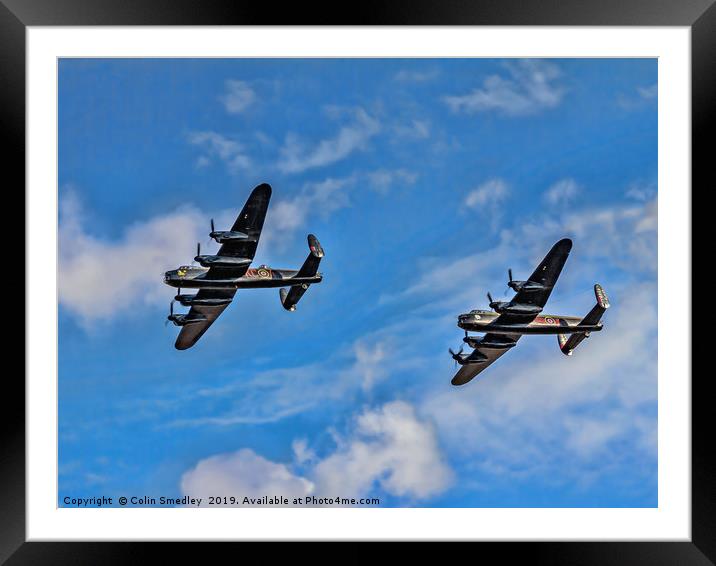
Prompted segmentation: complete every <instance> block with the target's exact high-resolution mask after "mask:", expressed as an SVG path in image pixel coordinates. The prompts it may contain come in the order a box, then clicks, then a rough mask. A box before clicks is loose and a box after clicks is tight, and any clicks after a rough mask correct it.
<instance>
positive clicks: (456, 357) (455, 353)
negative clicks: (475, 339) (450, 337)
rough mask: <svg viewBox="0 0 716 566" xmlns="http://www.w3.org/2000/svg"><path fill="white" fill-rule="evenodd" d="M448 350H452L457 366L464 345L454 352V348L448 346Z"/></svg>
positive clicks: (451, 353)
mask: <svg viewBox="0 0 716 566" xmlns="http://www.w3.org/2000/svg"><path fill="white" fill-rule="evenodd" d="M448 352H450V355H451V356H452V359H453V360H455V366H457V359H458V358H459V357H460V354H462V346H460V349H459V350H458V351H457V352H453V349H452V348H448Z"/></svg>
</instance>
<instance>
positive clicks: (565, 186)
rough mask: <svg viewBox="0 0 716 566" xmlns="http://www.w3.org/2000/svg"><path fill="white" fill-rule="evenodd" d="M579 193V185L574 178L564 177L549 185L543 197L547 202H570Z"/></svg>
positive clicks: (559, 203) (561, 203) (555, 203)
mask: <svg viewBox="0 0 716 566" xmlns="http://www.w3.org/2000/svg"><path fill="white" fill-rule="evenodd" d="M578 194H579V185H577V183H576V181H575V180H574V179H562V180H561V181H557V182H556V183H555V184H554V185H552V186H551V187H549V188H548V189H547V190H546V191H545V193H544V195H542V198H543V199H544V201H545V202H546V203H547V204H551V205H566V204H570V203H571V202H572V201H574V199H575V198H576V197H577V195H578Z"/></svg>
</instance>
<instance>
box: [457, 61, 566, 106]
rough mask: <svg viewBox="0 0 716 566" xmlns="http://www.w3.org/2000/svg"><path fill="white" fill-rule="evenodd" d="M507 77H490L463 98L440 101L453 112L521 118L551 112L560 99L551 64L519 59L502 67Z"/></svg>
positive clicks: (561, 91)
mask: <svg viewBox="0 0 716 566" xmlns="http://www.w3.org/2000/svg"><path fill="white" fill-rule="evenodd" d="M506 67H507V72H508V76H507V77H505V76H501V75H490V76H489V77H487V78H486V79H485V80H484V81H483V83H482V86H481V87H479V88H476V89H474V90H472V91H471V92H469V93H468V94H464V95H457V96H454V95H451V96H445V97H443V100H444V102H445V103H446V104H447V105H448V107H449V108H450V109H451V110H452V111H453V112H464V113H467V114H474V113H477V112H490V111H495V112H498V113H501V114H504V115H506V116H524V115H528V114H535V113H536V112H538V111H540V110H544V109H547V108H554V107H555V106H557V105H558V104H559V103H560V102H561V100H562V97H563V95H564V88H563V87H561V86H559V85H558V84H556V83H557V79H558V78H559V77H560V75H561V72H560V70H559V67H557V66H556V65H555V64H553V63H548V62H545V61H540V60H537V59H522V60H519V61H517V62H512V63H508V64H507V65H506Z"/></svg>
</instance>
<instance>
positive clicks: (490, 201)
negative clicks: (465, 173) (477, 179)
mask: <svg viewBox="0 0 716 566" xmlns="http://www.w3.org/2000/svg"><path fill="white" fill-rule="evenodd" d="M508 193H509V189H508V188H507V183H505V181H503V180H502V179H490V180H489V181H486V182H484V183H483V184H482V185H480V186H479V187H477V188H475V189H473V190H472V191H470V192H469V193H468V195H467V196H466V197H465V206H469V207H470V208H475V209H483V208H485V207H487V208H490V209H493V207H494V206H495V205H497V204H499V203H501V202H502V201H503V200H505V198H506V197H507V195H508Z"/></svg>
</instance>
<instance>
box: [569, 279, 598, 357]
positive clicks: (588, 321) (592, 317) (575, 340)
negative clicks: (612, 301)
mask: <svg viewBox="0 0 716 566" xmlns="http://www.w3.org/2000/svg"><path fill="white" fill-rule="evenodd" d="M594 295H595V296H596V298H597V304H596V305H594V307H592V310H590V311H589V313H588V314H587V316H585V317H584V318H583V319H582V321H581V322H580V323H579V324H580V325H589V326H594V325H596V324H597V323H598V322H599V321H600V320H601V318H602V315H603V314H604V313H605V312H606V310H607V309H608V308H609V298H608V297H607V294H606V293H605V292H604V289H602V286H601V285H600V284H599V283H597V284H596V285H595V286H594ZM587 337H589V332H577V333H575V334H570V335H569V336H567V335H566V334H558V335H557V340H558V341H559V349H560V350H562V353H563V354H565V355H566V356H571V355H572V352H573V351H574V349H575V348H576V347H577V346H579V345H580V344H581V343H582V340H584V339H585V338H587Z"/></svg>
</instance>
